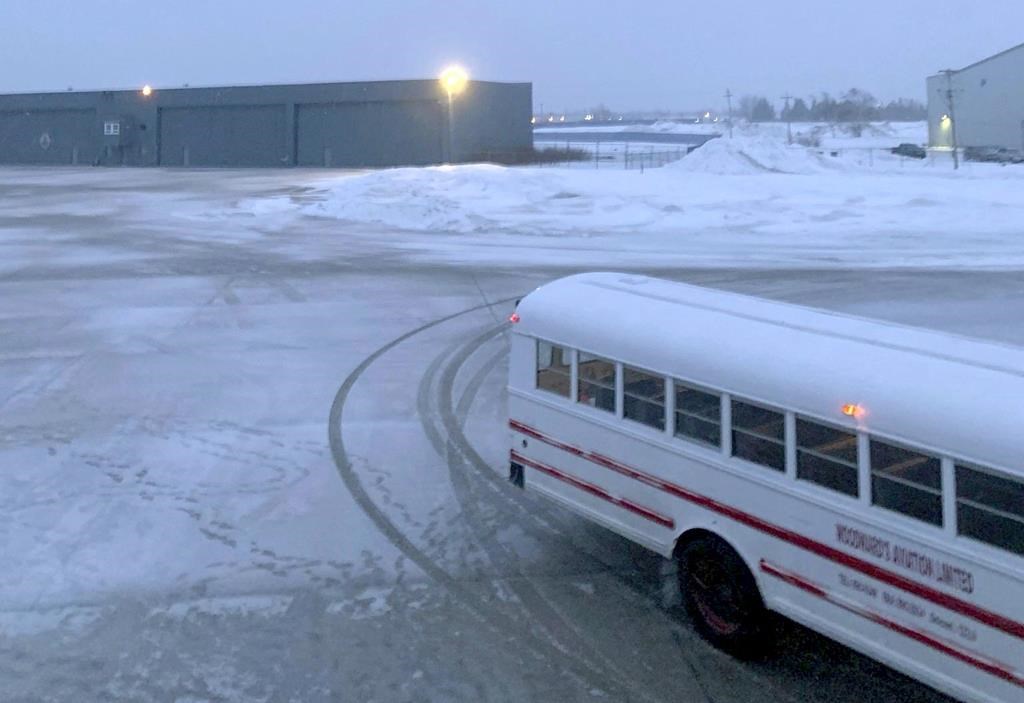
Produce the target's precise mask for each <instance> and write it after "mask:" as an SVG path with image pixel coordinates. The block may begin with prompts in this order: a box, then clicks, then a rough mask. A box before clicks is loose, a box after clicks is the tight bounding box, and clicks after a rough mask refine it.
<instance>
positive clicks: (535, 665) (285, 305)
mask: <svg viewBox="0 0 1024 703" xmlns="http://www.w3.org/2000/svg"><path fill="white" fill-rule="evenodd" d="M713 144H714V145H716V146H715V148H714V149H711V146H712V145H711V144H709V145H708V147H705V148H707V149H708V151H706V152H698V153H696V154H694V155H691V156H690V157H688V158H687V159H686V160H685V161H683V162H680V163H679V164H678V165H677V166H675V167H672V168H665V169H661V170H658V171H648V172H646V173H645V174H644V175H640V174H639V173H635V172H618V171H616V172H611V171H607V172H606V171H601V172H595V173H584V172H580V171H569V170H564V171H563V170H560V169H547V168H545V169H532V168H523V169H502V168H497V167H490V166H469V167H458V168H438V169H420V170H413V169H396V170H391V171H381V172H374V173H355V172H353V173H332V172H325V171H299V170H292V171H266V172H263V171H160V170H137V171H136V170H131V171H129V170H96V169H0V543H2V544H3V546H4V560H5V569H4V570H3V572H2V573H0V687H2V690H3V694H2V695H0V698H3V699H4V700H5V701H13V702H18V703H21V702H24V703H28V702H30V701H31V702H32V703H35V702H36V701H65V700H75V701H84V702H86V703H88V702H91V701H103V702H104V703H106V702H108V701H121V700H124V701H160V702H161V703H162V702H163V701H174V702H175V703H194V702H197V701H224V700H227V701H292V700H295V701H303V702H304V703H305V702H306V701H314V702H319V701H334V700H339V699H340V700H360V701H364V700H366V701H368V700H377V701H406V700H436V701H481V700H494V701H506V700H507V701H514V700H531V699H532V700H552V699H558V700H565V701H577V700H579V701H583V700H592V699H594V698H599V699H603V700H620V699H622V698H623V697H624V696H623V692H624V691H628V692H630V693H631V695H635V696H636V699H637V700H643V701H669V700H694V699H698V698H711V699H713V700H717V701H745V700H755V699H758V698H759V697H763V696H764V695H765V691H768V692H770V694H771V696H772V697H773V698H775V699H778V700H781V701H811V702H812V703H818V702H820V703H824V702H825V701H828V702H829V703H853V701H860V700H864V699H865V697H866V696H868V697H873V698H874V699H876V700H882V699H887V698H892V697H894V696H896V695H900V696H904V697H905V696H909V697H910V698H913V699H914V700H922V701H939V700H942V699H941V698H940V697H939V696H937V695H934V694H931V693H930V692H928V691H926V690H924V689H923V688H921V687H917V686H914V685H913V684H908V683H907V682H906V681H905V680H904V679H902V678H901V677H899V676H898V675H896V674H894V673H892V672H890V671H889V670H887V669H885V668H884V667H881V666H880V665H876V664H873V663H871V662H868V661H866V660H864V659H863V658H860V657H858V656H856V655H854V654H852V653H850V652H849V651H847V650H845V649H843V648H841V647H838V646H836V645H832V644H830V643H828V642H826V641H824V640H823V639H821V638H817V637H816V636H813V635H810V634H808V633H806V632H805V631H801V630H799V629H797V630H788V631H787V632H786V633H785V634H784V636H783V646H785V647H788V648H789V649H788V650H787V651H788V652H789V654H788V655H787V656H783V657H780V658H778V659H776V660H773V661H772V662H768V663H761V664H743V663H740V662H736V661H734V660H732V659H729V658H728V657H724V656H722V655H720V654H719V653H717V652H715V651H714V650H711V649H709V648H708V647H706V646H705V645H704V644H703V643H702V642H701V641H700V640H698V639H697V638H696V637H695V636H694V635H693V633H692V631H691V630H690V629H689V628H688V627H687V626H686V623H685V621H684V620H680V619H679V617H678V616H677V615H674V614H671V613H667V612H666V611H665V610H663V609H662V608H661V604H660V600H659V598H658V595H657V594H658V591H659V588H660V580H659V569H660V564H659V562H658V561H657V560H655V559H652V558H651V556H650V555H649V554H647V553H645V552H643V550H640V549H638V548H635V547H631V546H630V545H628V544H627V543H626V542H625V541H624V540H620V539H618V538H617V537H614V536H611V535H609V534H608V533H606V532H604V531H602V530H601V529H600V528H597V527H596V526H593V525H591V524H589V523H587V522H585V521H583V520H578V519H575V518H572V517H571V516H568V515H565V514H563V513H561V512H559V511H555V510H551V509H550V508H549V507H548V506H542V505H540V504H539V503H537V502H531V501H530V500H529V499H526V498H522V497H520V496H519V495H518V494H514V495H513V494H510V493H508V492H506V491H508V490H511V489H506V488H505V484H504V483H502V482H501V481H500V480H498V481H495V476H494V475H489V474H487V473H486V472H487V471H495V472H500V471H501V470H502V469H503V457H504V456H505V455H504V451H505V450H504V446H503V442H504V439H505V432H504V429H503V427H504V419H503V407H504V406H503V403H504V397H503V386H504V383H503V374H504V353H505V347H504V341H503V339H502V337H501V336H500V335H494V334H491V331H492V330H494V329H495V328H496V327H498V326H499V324H500V321H501V319H502V318H503V315H504V314H505V313H507V307H508V302H496V301H507V299H508V298H510V297H512V296H515V295H519V294H521V293H522V292H524V291H526V290H529V289H530V288H531V287H532V286H534V285H536V284H538V283H539V282H541V281H544V280H547V279H549V278H551V277H552V276H555V275H559V274H561V273H563V272H567V271H572V270H579V269H586V268H605V269H613V268H635V269H638V270H643V271H648V272H655V273H661V274H662V275H667V276H671V277H675V278H680V279H685V280H690V281H696V282H699V283H703V284H706V285H713V286H720V287H723V288H729V289H734V290H741V291H746V292H755V293H758V294H762V295H766V296H771V297H776V298H780V299H784V300H793V301H798V302H807V303H813V304H816V305H821V306H825V307H831V308H835V309H840V310H846V311H850V312H855V313H861V314H869V315H875V316H879V317H884V318H888V319H894V320H898V321H903V322H915V323H919V324H925V325H931V326H935V327H940V328H944V329H950V330H953V331H956V332H962V333H967V334H976V335H981V336H987V337H992V338H996V339H1001V340H1003V341H1008V342H1011V343H1017V344H1024V325H1022V324H1021V322H1022V320H1021V312H1020V311H1021V310H1024V293H1022V290H1021V287H1020V284H1019V280H1020V270H1021V268H1022V266H1024V254H1022V252H1021V249H1022V247H1021V245H1020V240H1019V238H1018V237H1019V233H1018V231H1017V227H1016V225H1015V223H1019V222H1021V221H1024V220H1022V219H1021V215H1022V213H1021V208H1022V207H1024V195H1022V194H1021V189H1020V187H1019V186H1020V183H1019V182H1018V181H1019V179H1020V177H1021V176H1020V175H1019V172H1018V171H1017V170H1015V169H1014V168H1012V167H1007V168H1000V167H993V166H985V167H982V166H981V165H971V166H970V167H969V168H965V169H963V170H962V171H960V172H958V173H955V174H954V173H953V172H952V171H951V168H950V167H949V166H948V165H945V164H942V163H939V162H925V163H917V162H906V163H900V162H899V161H898V160H896V159H893V160H889V161H885V162H875V163H874V164H873V165H859V164H857V163H856V162H855V161H854V160H852V159H846V158H845V157H837V160H835V161H833V160H830V159H831V157H830V159H825V160H822V159H819V158H818V157H816V156H813V155H811V154H809V153H807V152H804V151H800V150H792V151H791V150H783V148H782V147H781V146H780V145H779V144H778V140H775V141H774V142H771V143H767V144H766V143H764V140H763V139H762V138H761V137H757V136H753V137H744V138H739V137H738V138H737V139H735V140H733V141H732V142H731V143H730V142H726V141H725V140H717V141H716V142H713ZM698 154H702V155H700V156H698ZM736 171H738V172H739V173H729V172H736ZM892 266H898V267H900V269H899V270H892V269H891V268H890V267H892ZM484 304H493V305H490V306H485V307H479V309H472V308H477V307H478V306H481V305H484ZM450 315H456V316H455V317H452V318H451V319H446V318H447V316H450ZM417 328H422V329H420V331H419V332H418V333H416V334H414V335H413V336H411V337H408V338H405V339H404V341H399V342H396V343H394V344H392V342H394V341H395V340H400V338H401V336H402V335H405V334H407V333H410V332H411V331H414V330H416V329H417ZM346 379H349V381H350V382H346ZM472 456H478V457H479V460H478V461H475V460H471V459H470V458H467V457H472ZM787 643H788V644H787ZM865 691H867V692H869V693H868V694H865ZM908 692H909V693H908Z"/></svg>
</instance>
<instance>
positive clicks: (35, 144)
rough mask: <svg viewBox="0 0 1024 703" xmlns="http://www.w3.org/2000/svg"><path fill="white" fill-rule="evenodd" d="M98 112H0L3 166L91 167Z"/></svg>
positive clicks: (0, 150)
mask: <svg viewBox="0 0 1024 703" xmlns="http://www.w3.org/2000/svg"><path fill="white" fill-rule="evenodd" d="M97 129H98V126H97V124H96V111H95V110H9V111H0V163H8V164H91V163H92V162H93V161H94V160H95V159H96V149H95V144H97V143H98V142H99V138H98V136H97V133H96V130H97Z"/></svg>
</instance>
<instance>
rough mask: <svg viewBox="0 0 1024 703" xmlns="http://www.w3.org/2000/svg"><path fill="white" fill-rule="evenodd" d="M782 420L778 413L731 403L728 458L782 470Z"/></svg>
mask: <svg viewBox="0 0 1024 703" xmlns="http://www.w3.org/2000/svg"><path fill="white" fill-rule="evenodd" d="M785 427H786V421H785V416H784V415H783V414H782V413H781V412H780V411H778V410H769V409H768V408H762V407H761V406H760V405H753V404H752V403H747V402H744V401H741V400H733V401H732V455H733V456H735V457H739V458H740V459H746V460H747V461H751V462H753V463H755V464H761V465H762V466H767V467H768V468H770V469H775V470H776V471H785V470H786V429H785Z"/></svg>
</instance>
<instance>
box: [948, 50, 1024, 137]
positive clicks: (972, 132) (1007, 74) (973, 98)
mask: <svg viewBox="0 0 1024 703" xmlns="http://www.w3.org/2000/svg"><path fill="white" fill-rule="evenodd" d="M954 134H955V138H956V144H957V146H958V147H959V148H961V149H963V148H969V147H994V148H1003V149H1009V150H1012V151H1017V152H1024V44H1020V45H1018V46H1015V47H1013V48H1012V49H1007V50H1006V51H1003V52H1001V53H998V54H996V55H995V56H990V57H989V58H987V59H983V60H981V61H978V62H977V63H973V64H971V65H970V66H967V67H966V68H961V69H960V70H958V71H943V72H941V73H938V74H936V75H934V76H930V77H929V78H928V145H929V146H931V147H937V148H949V147H951V146H953V139H954Z"/></svg>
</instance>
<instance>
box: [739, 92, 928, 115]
mask: <svg viewBox="0 0 1024 703" xmlns="http://www.w3.org/2000/svg"><path fill="white" fill-rule="evenodd" d="M736 116H737V117H743V118H745V119H747V120H749V121H751V122H772V121H775V120H783V121H787V120H788V121H792V122H873V121H879V120H892V121H895V122H901V121H906V122H910V121H917V120H924V119H926V117H927V109H926V108H925V106H924V104H923V103H921V102H919V101H917V100H910V99H907V98H900V99H899V100H891V101H889V102H888V103H884V104H883V103H881V102H879V101H878V100H876V99H875V96H873V95H872V94H871V93H869V92H867V91H866V90H860V89H859V88H851V89H850V90H848V91H846V92H845V93H843V94H842V95H841V96H839V98H834V97H832V96H831V95H829V94H828V93H821V94H820V95H815V96H811V97H809V98H807V100H804V99H803V98H793V99H792V100H790V101H789V106H788V107H786V106H783V108H782V109H781V110H779V111H778V112H776V110H775V107H774V105H773V104H772V103H771V101H769V100H768V98H765V97H763V96H760V95H744V96H743V97H742V98H740V101H739V105H738V110H737V112H736Z"/></svg>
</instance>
